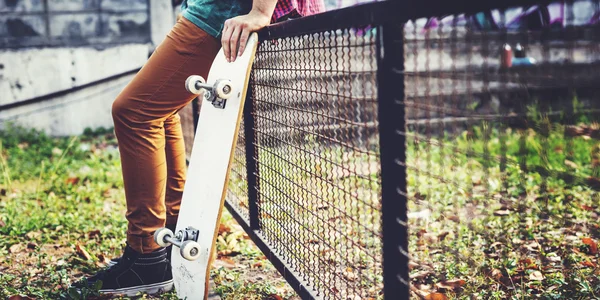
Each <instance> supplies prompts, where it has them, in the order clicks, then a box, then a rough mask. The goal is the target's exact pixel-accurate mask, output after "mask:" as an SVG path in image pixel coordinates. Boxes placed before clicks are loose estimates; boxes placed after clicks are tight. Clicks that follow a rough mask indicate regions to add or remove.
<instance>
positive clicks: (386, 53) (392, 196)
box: [377, 21, 410, 300]
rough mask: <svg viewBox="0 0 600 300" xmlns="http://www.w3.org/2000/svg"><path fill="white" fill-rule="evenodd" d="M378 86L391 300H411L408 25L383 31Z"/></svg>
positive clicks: (385, 259) (388, 295) (386, 273)
mask: <svg viewBox="0 0 600 300" xmlns="http://www.w3.org/2000/svg"><path fill="white" fill-rule="evenodd" d="M377 34H378V37H377V38H378V41H377V48H378V49H377V50H378V51H377V67H378V71H377V80H378V103H379V110H378V114H379V134H380V155H381V212H382V231H383V282H384V288H383V289H384V296H385V299H394V300H398V299H408V298H409V296H410V280H409V272H408V262H409V258H408V223H407V219H408V218H407V197H406V195H407V194H406V164H405V161H406V146H405V140H406V137H405V135H404V133H405V125H406V121H405V118H404V117H405V111H404V108H405V107H404V44H403V23H401V22H397V21H396V22H394V21H392V22H387V23H385V24H384V25H382V26H379V27H378V31H377Z"/></svg>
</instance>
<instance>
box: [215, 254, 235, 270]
mask: <svg viewBox="0 0 600 300" xmlns="http://www.w3.org/2000/svg"><path fill="white" fill-rule="evenodd" d="M213 265H214V267H217V268H218V267H225V268H227V269H233V268H235V265H236V264H235V261H233V260H232V259H230V258H227V257H221V258H219V259H215V261H214V262H213Z"/></svg>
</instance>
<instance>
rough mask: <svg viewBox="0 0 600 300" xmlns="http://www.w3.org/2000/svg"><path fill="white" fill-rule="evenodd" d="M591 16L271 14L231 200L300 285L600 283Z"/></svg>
mask: <svg viewBox="0 0 600 300" xmlns="http://www.w3.org/2000/svg"><path fill="white" fill-rule="evenodd" d="M449 2H452V1H449ZM438 4H439V3H438ZM599 18H600V1H597V0H583V1H558V2H549V1H538V2H536V1H487V2H486V1H481V2H477V3H471V2H470V1H462V2H461V1H456V2H452V4H450V3H442V4H439V5H431V2H430V1H420V2H418V3H417V2H414V3H408V2H407V3H403V2H377V3H370V4H365V5H361V6H357V7H351V8H346V9H342V10H338V11H333V12H328V13H325V14H321V15H316V16H311V17H307V18H302V19H297V20H292V21H288V22H285V23H281V24H277V25H273V26H271V27H269V28H267V29H266V30H264V31H262V32H261V33H260V37H261V44H260V46H259V49H258V52H257V56H256V61H255V64H254V69H253V71H252V77H251V87H250V92H249V93H248V95H249V96H248V101H246V108H245V114H244V124H243V127H242V130H241V132H240V137H239V139H240V140H239V142H238V147H237V149H236V153H235V161H234V165H233V171H232V176H231V183H230V188H229V193H228V198H227V204H226V205H227V207H228V209H229V210H230V212H232V214H233V215H234V217H235V218H236V219H237V220H238V222H239V223H240V224H242V226H243V227H244V228H245V230H246V231H247V232H248V233H249V235H250V236H251V237H252V239H253V240H254V241H255V242H256V244H257V245H258V246H259V247H260V248H261V250H262V251H263V252H264V253H265V255H266V256H267V257H268V258H269V259H270V260H271V261H272V262H273V263H274V265H275V266H276V267H277V268H278V270H279V271H280V272H281V274H282V275H283V276H284V277H285V278H286V279H287V280H288V282H289V283H290V284H291V285H292V286H293V287H294V288H295V289H296V291H297V292H298V293H299V295H300V296H301V297H303V298H307V299H308V298H316V299H382V298H383V297H384V295H385V298H386V299H406V298H409V297H410V296H412V297H421V298H425V299H446V298H471V299H490V298H511V297H517V298H527V299H528V298H548V299H558V298H569V299H571V298H589V297H595V296H597V295H599V294H600V281H599V280H598V278H599V277H598V274H599V273H598V272H599V269H598V267H597V264H598V262H599V261H598V258H599V256H598V249H597V248H598V245H597V242H598V240H599V239H600V230H599V228H600V221H599V218H598V209H599V207H600V197H599V195H598V190H600V142H599V139H600V123H598V112H599V110H598V109H599V106H600V101H598V100H600V99H598V98H599V97H600V72H599V71H600V68H599V64H600V24H599Z"/></svg>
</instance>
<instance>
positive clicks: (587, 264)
mask: <svg viewBox="0 0 600 300" xmlns="http://www.w3.org/2000/svg"><path fill="white" fill-rule="evenodd" d="M581 265H582V266H584V267H590V268H595V267H596V264H595V263H594V262H593V261H587V260H586V261H584V262H582V263H581Z"/></svg>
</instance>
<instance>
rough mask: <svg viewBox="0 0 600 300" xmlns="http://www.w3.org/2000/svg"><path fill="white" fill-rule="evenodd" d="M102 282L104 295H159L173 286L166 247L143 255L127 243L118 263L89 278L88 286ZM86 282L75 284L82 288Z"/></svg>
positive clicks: (101, 287)
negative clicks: (141, 293)
mask: <svg viewBox="0 0 600 300" xmlns="http://www.w3.org/2000/svg"><path fill="white" fill-rule="evenodd" d="M99 281H101V282H102V284H101V286H100V290H99V292H100V294H114V295H124V296H127V297H133V296H136V295H137V294H138V293H140V292H143V293H148V294H155V293H158V292H168V291H170V290H172V289H173V275H172V274H171V263H170V262H169V261H168V260H167V251H166V250H165V248H161V249H158V250H156V251H154V252H152V253H148V254H140V253H138V252H136V251H135V250H133V248H131V247H129V245H127V246H126V247H125V252H124V253H123V256H121V257H120V258H119V260H118V262H117V263H115V264H113V265H112V266H110V267H109V268H107V269H105V270H102V271H100V272H98V273H97V274H96V275H94V276H92V277H90V278H88V279H87V286H88V287H93V286H95V284H96V283H97V282H99ZM85 285H86V283H85V281H80V282H78V283H76V284H74V285H73V286H74V287H75V288H82V287H84V286H85Z"/></svg>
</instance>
